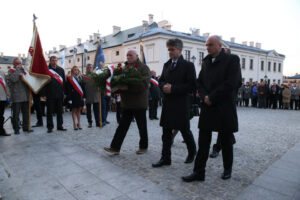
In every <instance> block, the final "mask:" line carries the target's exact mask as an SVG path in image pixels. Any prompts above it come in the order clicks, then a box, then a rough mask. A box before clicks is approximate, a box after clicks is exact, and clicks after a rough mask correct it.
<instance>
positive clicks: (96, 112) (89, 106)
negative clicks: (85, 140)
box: [86, 103, 100, 125]
mask: <svg viewBox="0 0 300 200" xmlns="http://www.w3.org/2000/svg"><path fill="white" fill-rule="evenodd" d="M92 105H93V111H94V118H95V122H96V124H97V125H99V124H100V119H99V103H93V104H91V103H87V104H86V117H87V120H88V123H89V124H92V123H93V120H92Z"/></svg>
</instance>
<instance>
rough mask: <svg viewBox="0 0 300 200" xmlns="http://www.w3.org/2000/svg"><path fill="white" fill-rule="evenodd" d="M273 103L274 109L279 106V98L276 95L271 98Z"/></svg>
mask: <svg viewBox="0 0 300 200" xmlns="http://www.w3.org/2000/svg"><path fill="white" fill-rule="evenodd" d="M270 100H271V105H272V108H273V109H276V108H277V98H276V97H272V98H271V99H270Z"/></svg>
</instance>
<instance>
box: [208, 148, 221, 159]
mask: <svg viewBox="0 0 300 200" xmlns="http://www.w3.org/2000/svg"><path fill="white" fill-rule="evenodd" d="M218 155H219V152H217V151H216V150H213V151H212V152H211V154H210V155H209V157H211V158H216V157H218Z"/></svg>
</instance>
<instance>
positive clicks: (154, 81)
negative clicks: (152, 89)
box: [150, 78, 158, 86]
mask: <svg viewBox="0 0 300 200" xmlns="http://www.w3.org/2000/svg"><path fill="white" fill-rule="evenodd" d="M150 82H151V83H153V84H154V85H156V86H158V81H157V80H155V79H154V78H151V79H150Z"/></svg>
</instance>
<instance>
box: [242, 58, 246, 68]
mask: <svg viewBox="0 0 300 200" xmlns="http://www.w3.org/2000/svg"><path fill="white" fill-rule="evenodd" d="M245 67H246V58H242V69H245Z"/></svg>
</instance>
